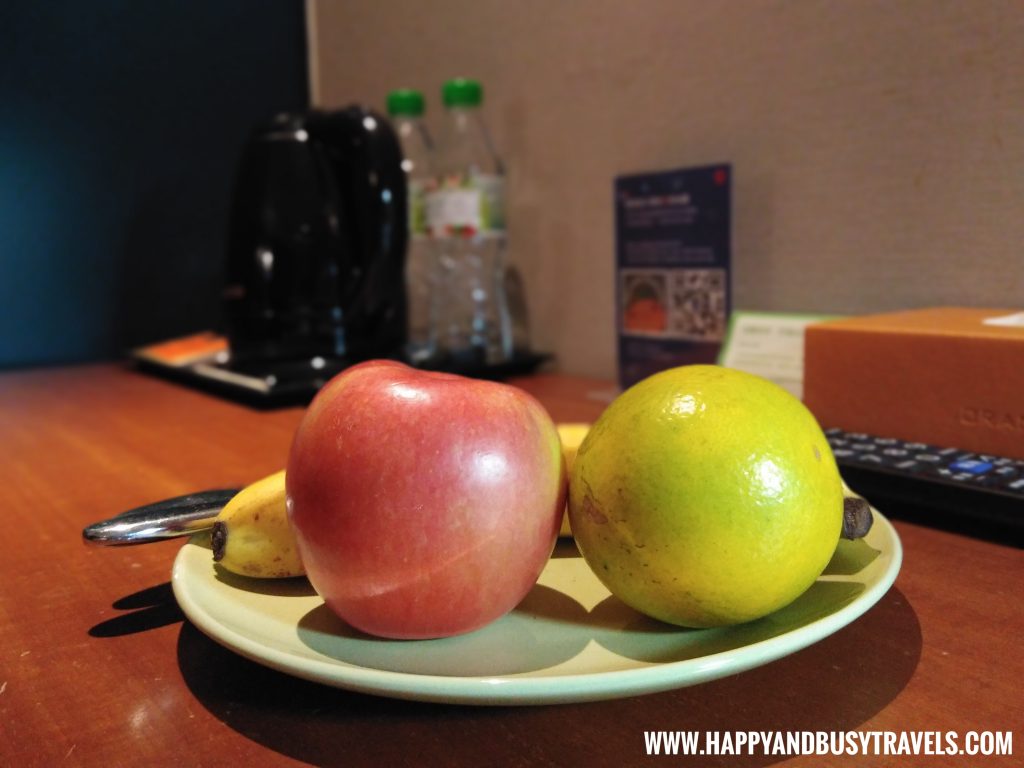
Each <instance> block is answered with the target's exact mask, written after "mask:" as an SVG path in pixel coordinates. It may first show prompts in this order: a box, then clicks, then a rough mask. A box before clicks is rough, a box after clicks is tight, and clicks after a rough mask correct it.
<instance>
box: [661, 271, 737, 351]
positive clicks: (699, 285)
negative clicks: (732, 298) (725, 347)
mask: <svg viewBox="0 0 1024 768" xmlns="http://www.w3.org/2000/svg"><path fill="white" fill-rule="evenodd" d="M670 306H671V311H670V313H669V333H670V335H672V336H674V337H676V338H687V339H700V340H706V341H718V340H720V339H722V338H723V337H724V335H725V326H726V321H727V317H726V272H725V270H724V269H683V270H678V271H676V272H674V273H673V274H672V288H671V300H670Z"/></svg>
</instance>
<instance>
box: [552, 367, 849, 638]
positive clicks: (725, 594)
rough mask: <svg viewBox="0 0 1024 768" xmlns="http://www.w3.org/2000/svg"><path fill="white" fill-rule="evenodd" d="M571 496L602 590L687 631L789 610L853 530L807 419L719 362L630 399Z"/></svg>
mask: <svg viewBox="0 0 1024 768" xmlns="http://www.w3.org/2000/svg"><path fill="white" fill-rule="evenodd" d="M569 487H570V501H569V515H570V519H571V523H572V531H573V535H574V536H575V538H576V542H577V545H578V546H579V549H580V551H581V552H582V553H583V556H584V557H585V558H586V560H587V563H588V564H589V565H590V566H591V568H592V569H593V570H594V572H595V573H596V574H597V576H598V577H599V578H600V579H601V581H603V582H604V584H605V585H606V586H607V587H608V589H609V590H610V591H611V592H612V593H613V594H614V595H616V596H617V597H618V598H620V599H621V600H623V601H624V602H625V603H627V604H629V605H630V606H632V607H633V608H635V609H637V610H639V611H641V612H643V613H645V614H648V615H649V616H653V617H654V618H657V619H661V620H662V621H665V622H668V623H671V624H678V625H682V626H687V627H712V626H721V625H729V624H736V623H740V622H745V621H750V620H752V619H756V618H758V617H761V616H764V615H766V614H768V613H771V612H772V611H775V610H777V609H779V608H781V607H783V606H785V605H787V604H788V603H790V602H792V601H793V600H795V599H796V598H797V597H798V596H799V595H800V594H802V593H803V592H804V591H805V590H806V589H807V588H808V587H810V586H811V584H812V583H813V582H814V581H815V579H816V578H817V577H818V576H819V575H820V574H821V572H822V570H824V568H825V566H826V565H827V564H828V562H829V560H830V558H831V557H832V554H833V553H834V551H835V549H836V545H837V544H838V541H839V536H840V531H841V529H842V525H843V504H844V501H843V495H844V494H843V483H842V480H841V479H840V477H839V472H838V469H837V468H836V463H835V459H834V458H833V456H832V451H831V449H830V448H829V445H828V442H827V440H826V438H825V436H824V434H823V433H822V430H821V428H820V427H819V425H818V423H817V421H816V420H815V418H814V416H813V415H812V414H811V413H810V411H808V410H807V408H806V407H805V406H804V405H803V404H802V403H801V402H800V401H799V400H798V399H797V398H795V397H793V396H792V395H790V394H789V393H788V392H786V391H785V390H784V389H782V388H781V387H778V386H777V385H775V384H773V383H771V382H769V381H767V380H766V379H763V378H760V377H758V376H754V375H752V374H748V373H744V372H741V371H736V370H731V369H727V368H721V367H718V366H712V365H693V366H683V367H679V368H673V369H670V370H667V371H663V372H661V373H657V374H655V375H653V376H651V377H649V378H647V379H644V380H643V381H641V382H639V383H637V384H635V385H634V386H633V387H631V388H629V389H628V390H626V391H625V392H623V393H622V394H621V395H619V397H617V398H616V399H615V400H614V401H613V402H612V403H611V404H610V405H609V407H608V408H607V409H606V410H605V412H604V413H603V414H602V415H601V417H600V418H599V419H598V420H597V421H596V422H595V423H594V426H593V427H592V428H591V430H590V432H589V433H588V434H587V437H586V438H585V439H584V441H583V444H582V445H581V446H580V449H579V453H578V455H577V456H576V461H575V463H574V465H573V470H572V473H571V476H570V484H569Z"/></svg>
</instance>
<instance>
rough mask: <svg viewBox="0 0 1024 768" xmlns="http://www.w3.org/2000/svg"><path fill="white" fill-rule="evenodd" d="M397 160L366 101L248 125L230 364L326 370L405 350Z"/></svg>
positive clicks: (403, 235) (234, 257)
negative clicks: (253, 126) (251, 127)
mask: <svg viewBox="0 0 1024 768" xmlns="http://www.w3.org/2000/svg"><path fill="white" fill-rule="evenodd" d="M401 162H402V154H401V149H400V146H399V143H398V140H397V138H396V136H395V134H394V132H393V131H392V129H391V126H390V125H389V123H388V122H387V121H386V120H385V119H384V118H382V117H380V116H379V115H377V114H376V113H374V112H373V111H371V110H368V109H365V108H363V107H358V106H352V107H348V108H346V109H342V110H339V111H332V112H323V111H311V112H307V113H303V114H283V115H279V116H277V117H275V118H274V119H273V120H271V121H270V122H269V123H268V124H266V125H262V126H260V127H258V128H257V129H256V130H255V131H254V132H253V134H252V135H251V136H250V137H249V140H248V142H247V144H246V146H245V148H244V151H243V153H242V157H241V161H240V163H239V167H238V171H237V176H236V179H235V187H234V196H233V200H232V208H231V218H230V223H229V232H228V255H227V275H226V281H225V291H224V300H225V310H226V316H227V324H228V334H227V335H228V341H229V346H230V350H231V363H230V365H231V367H232V368H234V369H236V370H241V371H253V372H256V371H259V372H267V371H268V370H275V369H281V368H288V367H299V368H305V369H306V370H309V366H312V367H313V368H317V369H322V372H323V373H325V374H329V373H331V372H333V371H334V370H340V369H341V368H344V367H345V366H347V365H351V364H353V363H356V362H359V361H361V360H367V359H370V358H379V357H396V356H398V355H400V354H401V351H402V348H403V346H404V344H405V340H406V295H405V287H404V286H405V275H404V270H405V249H406V239H407V236H408V235H407V228H406V210H407V209H406V205H407V201H406V188H405V178H404V175H403V171H402V166H401Z"/></svg>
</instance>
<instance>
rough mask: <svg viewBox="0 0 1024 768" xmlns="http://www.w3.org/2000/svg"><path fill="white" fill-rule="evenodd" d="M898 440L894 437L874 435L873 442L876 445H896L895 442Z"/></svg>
mask: <svg viewBox="0 0 1024 768" xmlns="http://www.w3.org/2000/svg"><path fill="white" fill-rule="evenodd" d="M898 442H899V440H897V439H896V438H895V437H876V438H875V443H876V444H877V445H896V443H898Z"/></svg>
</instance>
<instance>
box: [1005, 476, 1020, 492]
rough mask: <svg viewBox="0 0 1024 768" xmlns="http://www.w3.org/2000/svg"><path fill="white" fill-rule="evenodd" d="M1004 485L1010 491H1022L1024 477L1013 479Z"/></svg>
mask: <svg viewBox="0 0 1024 768" xmlns="http://www.w3.org/2000/svg"><path fill="white" fill-rule="evenodd" d="M1006 487H1007V488H1009V489H1010V490H1011V491H1024V477H1022V478H1020V479H1019V480H1014V481H1013V482H1012V483H1007V484H1006Z"/></svg>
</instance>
